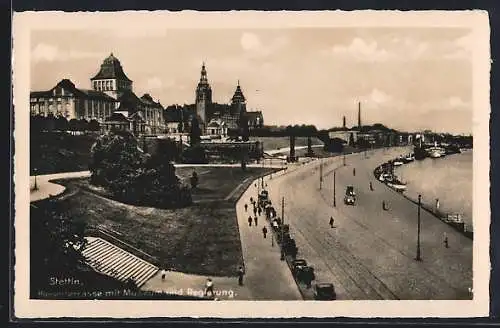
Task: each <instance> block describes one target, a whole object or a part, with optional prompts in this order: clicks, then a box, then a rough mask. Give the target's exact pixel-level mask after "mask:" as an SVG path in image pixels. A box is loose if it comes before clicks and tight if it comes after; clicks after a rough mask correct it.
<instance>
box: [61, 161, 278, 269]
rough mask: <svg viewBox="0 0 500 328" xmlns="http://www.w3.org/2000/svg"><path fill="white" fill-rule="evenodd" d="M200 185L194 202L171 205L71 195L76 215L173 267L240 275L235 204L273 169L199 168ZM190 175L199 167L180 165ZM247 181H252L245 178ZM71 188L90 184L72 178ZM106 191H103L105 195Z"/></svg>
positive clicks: (91, 194) (88, 192) (84, 190)
mask: <svg viewBox="0 0 500 328" xmlns="http://www.w3.org/2000/svg"><path fill="white" fill-rule="evenodd" d="M196 171H197V173H198V176H199V186H198V188H196V189H194V190H193V200H194V202H195V203H194V204H193V205H192V206H190V207H187V208H182V209H176V210H168V209H157V208H153V207H140V206H132V205H127V204H123V203H120V202H117V201H114V200H111V199H109V198H106V197H103V196H102V195H103V193H100V192H98V191H96V192H93V191H92V190H89V189H88V188H87V187H85V188H82V190H81V192H79V193H77V194H76V195H74V196H71V197H68V198H66V199H64V200H62V202H67V203H68V204H67V205H69V208H70V211H71V213H70V214H71V217H75V218H76V217H83V218H84V219H85V220H86V221H87V222H88V223H89V224H91V225H101V226H104V227H106V228H107V229H111V230H114V231H116V236H117V237H118V238H120V239H121V240H122V241H125V242H127V243H129V244H131V245H132V246H134V247H136V248H138V249H140V250H142V251H144V252H146V253H148V254H150V255H152V256H154V257H155V258H157V259H158V261H159V262H160V263H165V264H166V265H167V266H169V267H170V268H171V269H172V270H176V271H181V272H186V273H197V274H205V275H213V276H234V275H235V272H236V269H237V267H238V265H240V264H241V263H242V262H243V258H242V253H241V242H240V236H239V229H238V222H237V219H236V210H235V203H236V201H237V200H238V198H239V197H240V195H241V194H242V192H243V191H244V190H245V189H246V188H247V187H248V185H249V184H250V183H251V182H252V181H253V180H254V178H256V177H258V176H260V175H262V174H263V173H266V172H271V171H274V170H273V169H269V168H268V169H262V168H247V170H246V171H242V170H241V168H239V167H238V168H205V167H197V168H196ZM176 172H177V174H178V175H179V176H181V177H189V176H191V174H192V172H193V168H178V169H177V170H176ZM242 181H246V182H244V183H242ZM65 184H66V185H67V186H68V188H69V189H70V188H79V187H82V186H85V185H86V186H88V181H87V180H85V179H75V180H67V181H66V182H65ZM100 194H101V195H100Z"/></svg>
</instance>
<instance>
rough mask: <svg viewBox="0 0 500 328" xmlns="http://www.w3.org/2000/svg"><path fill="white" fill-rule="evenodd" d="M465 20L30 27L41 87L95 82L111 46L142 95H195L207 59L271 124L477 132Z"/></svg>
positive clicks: (34, 71) (222, 84)
mask: <svg viewBox="0 0 500 328" xmlns="http://www.w3.org/2000/svg"><path fill="white" fill-rule="evenodd" d="M471 41H472V40H471V34H470V30H468V29H465V28H355V27H349V28H340V27H335V28H320V27H318V28H281V29H278V28H275V29H198V28H196V29H195V28H193V29H155V30H147V31H141V29H140V28H137V29H133V30H131V29H120V28H115V29H106V30H104V29H98V28H96V29H85V30H72V31H62V30H52V31H50V30H35V31H33V32H32V34H31V63H30V64H31V86H30V87H31V90H48V89H50V88H52V87H53V86H54V85H55V84H56V83H57V82H59V81H60V80H61V79H63V78H69V79H70V80H72V81H73V82H74V83H75V84H76V86H77V87H79V88H82V89H90V78H91V77H93V76H94V75H95V74H96V73H97V72H98V70H99V68H100V65H101V63H102V61H103V60H104V59H105V58H106V57H107V56H109V54H110V53H113V55H114V56H115V57H117V58H118V59H119V60H120V62H121V64H122V66H123V68H124V71H125V73H126V74H127V76H128V77H129V78H130V79H131V80H133V81H134V82H133V83H134V84H133V88H134V91H135V93H136V94H137V95H138V96H141V95H143V94H144V93H149V94H150V95H151V96H152V97H153V98H154V99H156V100H159V101H160V102H161V103H162V105H164V106H167V105H170V104H184V103H188V104H190V103H194V99H195V88H196V85H197V83H198V81H199V78H200V70H201V65H202V62H205V64H206V69H207V75H208V79H209V83H210V84H211V86H212V93H213V100H214V101H215V102H218V103H229V101H230V99H231V97H232V95H233V93H234V90H235V88H236V85H237V82H238V80H239V81H240V85H241V88H242V90H243V93H244V95H245V97H246V98H247V110H262V112H263V115H264V121H265V124H269V125H289V124H314V125H316V127H317V128H318V129H323V128H330V127H334V126H341V125H342V117H343V116H345V117H346V120H347V125H348V126H352V125H355V124H356V123H357V108H358V101H359V102H361V112H362V123H363V124H373V123H383V124H385V125H387V126H389V127H392V128H396V129H400V130H405V131H419V130H424V129H431V130H434V131H438V132H450V133H456V134H469V133H472V90H473V88H472V85H473V84H472V83H473V81H472V49H471Z"/></svg>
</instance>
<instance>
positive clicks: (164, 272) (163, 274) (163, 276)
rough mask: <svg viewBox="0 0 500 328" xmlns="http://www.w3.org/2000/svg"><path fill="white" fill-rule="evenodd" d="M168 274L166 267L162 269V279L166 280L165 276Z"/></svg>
mask: <svg viewBox="0 0 500 328" xmlns="http://www.w3.org/2000/svg"><path fill="white" fill-rule="evenodd" d="M166 275H167V272H166V271H165V269H161V280H162V281H164V280H165V276H166Z"/></svg>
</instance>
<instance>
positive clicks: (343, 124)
mask: <svg viewBox="0 0 500 328" xmlns="http://www.w3.org/2000/svg"><path fill="white" fill-rule="evenodd" d="M342 127H343V128H344V129H345V116H343V117H342Z"/></svg>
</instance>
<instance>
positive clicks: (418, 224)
mask: <svg viewBox="0 0 500 328" xmlns="http://www.w3.org/2000/svg"><path fill="white" fill-rule="evenodd" d="M421 203H422V196H421V195H418V212H417V257H416V258H415V260H416V261H422V257H421V256H420V206H421Z"/></svg>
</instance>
